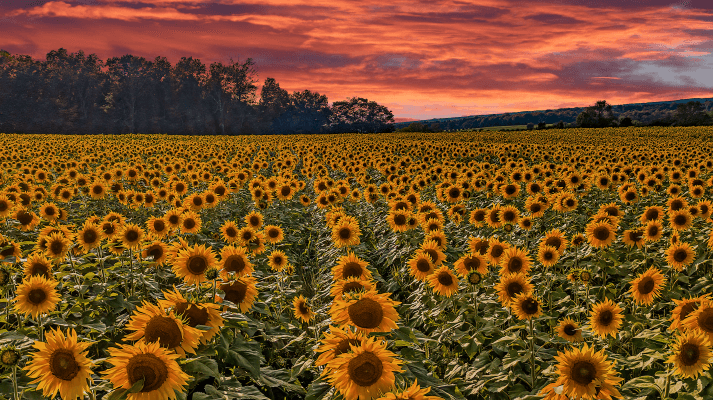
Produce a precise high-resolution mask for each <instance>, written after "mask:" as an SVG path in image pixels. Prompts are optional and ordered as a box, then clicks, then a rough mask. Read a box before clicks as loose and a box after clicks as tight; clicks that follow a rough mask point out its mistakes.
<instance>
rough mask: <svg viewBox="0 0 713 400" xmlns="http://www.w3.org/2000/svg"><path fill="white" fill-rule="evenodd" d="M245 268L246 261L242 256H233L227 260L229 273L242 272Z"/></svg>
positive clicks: (226, 268)
mask: <svg viewBox="0 0 713 400" xmlns="http://www.w3.org/2000/svg"><path fill="white" fill-rule="evenodd" d="M245 266H246V264H245V260H244V259H243V257H241V256H237V255H232V256H230V257H228V259H227V260H225V270H226V271H228V272H240V271H242V270H243V269H244V268H245Z"/></svg>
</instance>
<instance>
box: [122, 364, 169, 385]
mask: <svg viewBox="0 0 713 400" xmlns="http://www.w3.org/2000/svg"><path fill="white" fill-rule="evenodd" d="M126 374H127V375H128V378H129V384H131V385H133V384H135V383H136V382H138V381H140V380H141V379H143V380H144V387H143V388H142V389H141V392H142V393H146V392H152V391H154V390H158V389H159V388H160V387H161V386H162V385H163V383H164V382H166V380H167V379H168V368H167V367H166V364H165V363H164V362H163V361H161V359H160V358H158V357H156V356H155V355H153V354H137V355H135V356H133V357H131V359H130V360H129V362H128V363H127V364H126Z"/></svg>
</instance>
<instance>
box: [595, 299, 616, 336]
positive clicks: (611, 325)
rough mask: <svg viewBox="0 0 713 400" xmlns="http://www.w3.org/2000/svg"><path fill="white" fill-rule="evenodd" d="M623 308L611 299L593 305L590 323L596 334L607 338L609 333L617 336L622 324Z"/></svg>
mask: <svg viewBox="0 0 713 400" xmlns="http://www.w3.org/2000/svg"><path fill="white" fill-rule="evenodd" d="M622 311H623V310H622V309H621V307H619V306H618V305H616V304H615V303H614V302H612V301H611V300H610V299H607V300H606V301H604V302H598V303H596V304H595V305H594V306H593V307H592V311H591V315H590V317H589V323H590V324H591V325H592V331H593V332H594V334H595V335H598V336H601V337H602V338H606V337H607V336H608V335H612V336H614V337H616V333H617V332H618V331H619V328H620V327H621V324H622V319H623V314H622Z"/></svg>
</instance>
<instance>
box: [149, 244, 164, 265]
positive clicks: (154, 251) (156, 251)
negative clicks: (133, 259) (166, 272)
mask: <svg viewBox="0 0 713 400" xmlns="http://www.w3.org/2000/svg"><path fill="white" fill-rule="evenodd" d="M146 253H147V254H148V255H149V256H151V257H153V259H154V261H155V260H158V259H160V258H161V257H163V248H162V247H161V246H160V245H154V246H151V247H149V248H148V251H147V252H146Z"/></svg>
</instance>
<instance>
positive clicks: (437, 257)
mask: <svg viewBox="0 0 713 400" xmlns="http://www.w3.org/2000/svg"><path fill="white" fill-rule="evenodd" d="M418 251H421V252H423V253H426V254H428V255H429V257H431V261H432V262H433V265H434V266H439V265H441V263H443V261H445V260H446V255H445V253H443V251H441V249H440V247H439V246H438V243H437V242H436V241H434V240H428V241H424V242H423V244H421V248H420V249H419V250H418Z"/></svg>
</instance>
